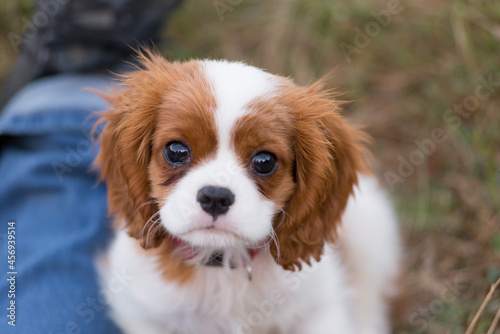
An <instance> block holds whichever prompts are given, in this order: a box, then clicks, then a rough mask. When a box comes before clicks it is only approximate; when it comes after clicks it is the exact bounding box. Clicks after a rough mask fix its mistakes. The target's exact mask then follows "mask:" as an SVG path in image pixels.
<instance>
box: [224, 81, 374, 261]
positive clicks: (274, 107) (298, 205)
mask: <svg viewBox="0 0 500 334" xmlns="http://www.w3.org/2000/svg"><path fill="white" fill-rule="evenodd" d="M250 108H252V109H253V110H254V112H252V113H249V114H248V115H246V116H244V117H243V118H242V119H240V120H239V121H238V122H237V124H236V128H235V130H234V133H233V137H234V141H235V146H236V150H237V152H238V154H239V155H240V158H241V159H242V160H243V161H246V159H248V157H249V156H251V153H252V152H254V151H255V150H257V151H258V150H269V151H271V152H272V153H274V154H276V155H277V156H278V158H279V162H280V165H279V166H278V170H277V171H276V172H275V174H273V175H271V176H267V177H258V176H255V175H254V176H253V177H254V179H255V181H256V183H257V184H258V185H259V187H260V189H261V191H262V193H263V194H264V195H265V196H266V197H268V198H270V199H271V200H273V201H274V202H275V203H276V204H277V205H278V206H281V207H283V208H284V210H285V212H286V214H285V216H284V217H283V215H280V214H278V215H277V217H276V218H275V222H274V224H275V232H276V234H277V236H278V239H279V244H280V249H279V251H278V249H277V248H276V245H272V246H271V252H272V254H273V256H274V257H275V258H276V259H277V261H278V263H279V264H280V265H281V266H282V267H283V268H285V269H288V270H294V268H295V267H297V268H299V269H300V268H301V263H300V260H303V261H305V262H306V263H308V264H310V260H311V258H313V259H316V260H319V258H320V256H321V254H322V251H323V247H324V245H325V242H332V241H334V239H335V236H336V226H337V223H338V222H339V220H340V218H341V215H342V213H343V211H344V209H345V206H346V204H347V200H348V198H349V196H350V195H351V193H352V191H353V187H354V186H355V185H356V184H357V180H358V179H357V173H358V172H363V171H367V170H368V167H367V164H366V162H365V160H364V158H363V152H365V151H366V150H365V147H364V145H363V142H364V141H366V140H367V138H366V136H365V134H364V133H362V132H360V131H359V130H356V129H354V128H353V127H351V126H350V125H349V124H348V123H347V122H346V121H345V120H344V119H343V118H342V117H341V116H340V114H339V107H338V104H337V103H336V102H335V100H333V99H332V98H331V97H330V96H329V95H328V93H327V92H325V91H323V90H321V83H317V84H314V85H312V86H311V87H309V88H303V87H297V86H295V85H293V84H290V83H288V82H287V81H284V83H283V85H282V87H281V88H280V90H279V95H278V96H276V97H273V98H271V99H267V100H258V101H254V102H253V103H251V105H250ZM278 253H279V255H280V257H279V259H278Z"/></svg>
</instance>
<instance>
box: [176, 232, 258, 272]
mask: <svg viewBox="0 0 500 334" xmlns="http://www.w3.org/2000/svg"><path fill="white" fill-rule="evenodd" d="M172 242H173V244H174V245H175V246H179V247H180V246H185V245H186V243H185V242H184V241H182V240H181V239H179V238H173V239H172ZM259 251H260V248H249V249H248V254H249V255H250V261H249V262H248V263H247V262H243V263H231V264H230V267H231V269H236V268H242V267H243V268H245V269H246V270H247V274H248V280H249V281H251V280H252V264H251V261H252V260H253V259H254V258H255V257H256V256H257V254H258V253H259ZM186 256H187V257H188V258H189V259H192V258H194V257H195V256H196V253H195V252H194V251H192V250H188V251H187V253H186ZM203 265H205V266H207V267H219V268H222V267H223V266H224V252H223V251H214V252H213V253H212V254H211V255H210V258H209V259H208V260H207V261H206V262H204V263H203Z"/></svg>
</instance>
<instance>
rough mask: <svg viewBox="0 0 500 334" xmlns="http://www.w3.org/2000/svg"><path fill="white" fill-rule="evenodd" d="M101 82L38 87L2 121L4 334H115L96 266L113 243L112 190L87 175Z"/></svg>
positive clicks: (68, 80) (82, 79) (55, 79)
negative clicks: (11, 243) (12, 261)
mask: <svg viewBox="0 0 500 334" xmlns="http://www.w3.org/2000/svg"><path fill="white" fill-rule="evenodd" d="M111 85H112V82H111V81H110V80H109V79H107V78H106V77H103V76H97V75H58V76H52V77H48V78H44V79H41V80H38V81H36V82H33V83H32V84H30V85H28V86H27V87H26V88H24V89H23V90H22V91H21V92H19V93H18V94H17V95H16V96H15V97H14V98H13V99H12V100H11V101H10V103H9V104H8V105H7V106H6V108H5V110H4V112H3V113H2V114H1V115H0V275H1V277H2V279H1V280H0V333H22V334H37V333H47V334H48V333H53V334H60V333H92V334H98V333H105V334H114V333H119V331H118V330H117V328H116V327H115V325H114V324H113V323H112V322H111V320H109V318H108V316H107V310H106V308H105V307H104V305H105V302H106V300H107V299H109V298H112V293H109V291H102V290H100V289H99V287H98V283H97V278H96V270H95V268H94V258H95V256H96V254H98V252H99V251H102V249H103V248H104V247H105V245H106V242H107V240H108V238H109V236H110V230H109V228H108V225H109V222H108V218H107V217H106V214H107V200H106V188H105V186H104V185H102V184H100V185H98V183H97V174H96V172H95V171H93V170H92V169H91V168H90V167H91V164H92V161H93V159H94V157H95V149H94V148H93V145H92V143H91V139H90V130H91V128H92V125H93V124H92V123H93V121H94V120H92V119H88V117H89V115H90V113H91V112H92V111H98V110H104V109H106V108H107V107H108V106H107V104H106V102H105V101H103V100H102V99H101V98H100V97H98V96H97V95H95V94H94V93H92V92H89V91H87V90H84V89H83V88H84V87H93V88H97V89H100V90H105V89H106V88H107V87H109V86H111ZM9 221H15V227H16V230H15V231H16V232H15V233H16V234H15V237H16V240H15V241H16V245H15V246H16V268H15V271H16V272H17V274H16V275H15V276H16V277H15V305H16V310H15V312H16V313H15V315H16V321H15V324H16V326H15V327H12V326H10V325H8V321H9V320H10V319H9V318H8V317H7V314H9V311H8V310H7V307H9V302H10V300H11V299H9V298H8V291H9V289H10V283H9V281H7V278H9V276H10V275H7V272H10V271H11V270H9V268H8V262H7V255H8V254H7V229H8V222H9Z"/></svg>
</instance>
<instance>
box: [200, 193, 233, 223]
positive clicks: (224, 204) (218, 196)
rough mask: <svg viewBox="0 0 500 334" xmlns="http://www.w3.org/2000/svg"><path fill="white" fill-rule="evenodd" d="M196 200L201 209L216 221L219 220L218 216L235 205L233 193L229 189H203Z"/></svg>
mask: <svg viewBox="0 0 500 334" xmlns="http://www.w3.org/2000/svg"><path fill="white" fill-rule="evenodd" d="M196 199H197V200H198V202H199V203H200V205H201V208H202V209H203V210H205V212H207V213H208V214H210V215H211V216H212V217H214V220H215V219H217V216H218V215H222V214H224V213H226V212H227V211H228V210H229V207H230V206H231V204H233V203H234V195H233V193H232V192H231V191H230V190H229V189H227V188H219V187H203V188H201V189H200V191H198V195H197V196H196Z"/></svg>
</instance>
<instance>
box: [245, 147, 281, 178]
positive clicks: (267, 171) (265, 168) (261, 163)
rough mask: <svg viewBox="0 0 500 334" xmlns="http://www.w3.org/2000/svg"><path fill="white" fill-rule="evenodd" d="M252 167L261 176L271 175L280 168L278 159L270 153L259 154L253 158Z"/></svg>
mask: <svg viewBox="0 0 500 334" xmlns="http://www.w3.org/2000/svg"><path fill="white" fill-rule="evenodd" d="M250 167H251V168H252V169H253V170H255V172H256V173H257V174H259V175H271V174H272V173H274V172H275V171H276V168H277V167H278V159H277V158H276V156H275V155H274V154H272V153H269V152H259V153H257V154H256V155H254V157H253V158H252V162H251V164H250Z"/></svg>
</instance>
